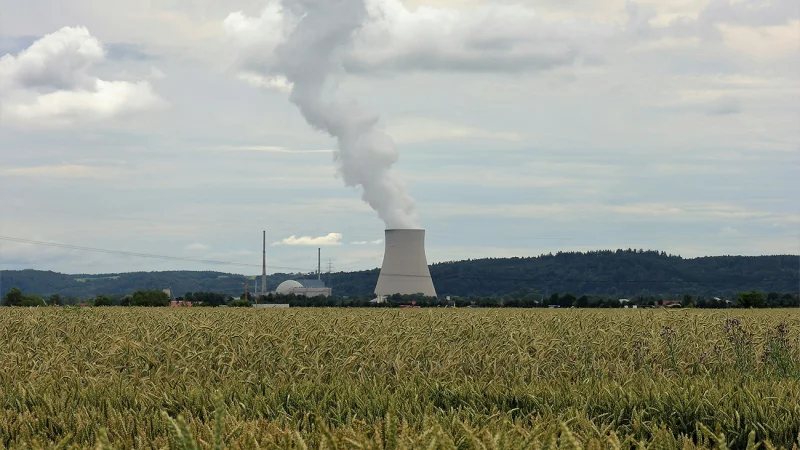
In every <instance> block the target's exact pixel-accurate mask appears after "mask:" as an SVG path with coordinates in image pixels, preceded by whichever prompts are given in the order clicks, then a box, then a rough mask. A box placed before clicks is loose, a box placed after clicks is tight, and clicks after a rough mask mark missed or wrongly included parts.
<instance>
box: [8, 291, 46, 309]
mask: <svg viewBox="0 0 800 450" xmlns="http://www.w3.org/2000/svg"><path fill="white" fill-rule="evenodd" d="M3 305H4V306H45V305H46V304H45V302H44V299H42V297H40V296H38V295H33V294H25V293H23V292H22V290H20V289H19V288H17V287H13V288H11V289H9V291H8V292H7V293H6V295H4V296H3Z"/></svg>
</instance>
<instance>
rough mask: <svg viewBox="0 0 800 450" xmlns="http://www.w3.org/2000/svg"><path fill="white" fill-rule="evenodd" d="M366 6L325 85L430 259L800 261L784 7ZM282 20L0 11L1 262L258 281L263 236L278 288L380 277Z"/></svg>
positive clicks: (176, 0) (50, 3) (789, 27)
mask: <svg viewBox="0 0 800 450" xmlns="http://www.w3.org/2000/svg"><path fill="white" fill-rule="evenodd" d="M364 1H365V3H366V5H365V6H366V9H365V11H366V14H365V15H364V16H363V17H361V18H360V20H361V23H360V27H359V28H358V30H357V31H356V33H355V34H354V35H352V36H350V43H349V45H347V46H345V47H344V48H341V49H339V51H338V52H337V54H336V56H335V58H333V59H332V60H331V61H332V64H333V65H334V66H335V68H336V69H338V71H337V72H336V74H335V76H334V77H333V80H332V81H331V83H330V86H328V88H329V89H328V93H329V94H330V95H331V98H335V99H336V100H339V101H342V102H350V103H348V104H354V103H353V102H357V104H358V105H359V108H361V109H362V110H364V111H369V112H374V113H377V114H379V115H380V122H379V124H378V127H379V128H380V130H382V131H385V132H386V133H388V134H389V135H390V136H391V137H392V139H393V141H394V143H395V144H396V147H397V151H398V154H399V159H398V161H397V162H396V163H395V164H394V166H393V168H392V173H394V174H395V175H396V176H397V177H398V178H399V179H402V180H404V183H405V185H406V186H407V189H408V192H409V193H410V194H411V195H412V196H413V198H414V200H415V202H416V215H417V216H418V217H419V221H420V223H421V226H422V227H424V228H425V229H426V230H427V253H428V259H429V261H431V262H438V261H448V260H458V259H465V258H481V257H495V256H532V255H538V254H541V253H547V252H551V251H552V252H555V251H559V250H565V251H567V250H589V249H607V248H620V247H621V248H628V247H635V248H645V249H658V250H666V251H668V252H671V253H677V254H681V255H684V256H688V257H694V256H701V255H722V254H741V255H758V254H775V253H792V254H797V253H800V234H798V230H799V229H800V195H798V193H800V146H799V144H798V143H800V52H799V51H798V50H800V6H798V3H797V1H796V0H670V1H659V0H637V1H625V0H604V1H597V0H528V1H525V2H510V1H503V0H495V1H493V2H491V1H488V0H487V1H479V0H408V1H401V0H364ZM349 2H350V3H353V2H352V1H349ZM295 3H298V4H299V3H307V4H311V5H312V7H313V4H314V1H307V2H298V1H290V0H287V1H286V2H285V4H284V5H283V8H281V5H280V3H274V2H270V1H267V0H231V1H227V2H219V1H212V0H164V1H158V2H156V1H152V2H151V1H137V2H130V1H120V0H102V1H101V0H80V1H73V2H64V1H61V0H27V1H24V2H21V1H18V0H0V10H2V11H3V14H2V15H0V57H1V58H2V59H0V236H3V237H5V238H14V239H16V241H14V240H8V239H5V240H0V264H1V265H2V268H4V269H19V268H36V269H49V270H56V271H62V272H70V273H103V272H120V271H132V270H166V269H192V270H195V269H203V270H205V269H210V270H222V271H234V272H239V273H256V272H259V269H258V266H259V265H260V256H261V255H260V250H261V249H260V246H261V242H260V240H261V230H262V229H266V230H267V236H268V240H269V243H270V246H269V248H268V258H269V261H270V264H271V265H272V268H271V269H270V271H279V268H284V267H285V268H296V269H303V270H312V269H313V268H314V266H315V265H316V247H317V246H323V250H322V254H323V259H324V261H325V262H327V260H328V259H331V260H332V262H333V268H334V270H354V269H360V268H372V267H377V266H379V265H380V261H381V258H382V254H383V244H382V240H381V239H382V238H383V230H384V228H385V227H384V223H383V222H382V221H381V220H380V219H379V217H378V214H377V213H376V212H375V211H373V210H372V209H371V208H370V206H369V205H368V204H366V203H364V202H363V201H362V200H361V196H362V191H361V189H360V188H358V187H347V186H345V180H343V179H342V177H341V176H340V175H338V174H337V162H336V161H334V149H335V148H336V140H335V139H333V138H332V137H330V136H329V135H327V134H326V133H324V132H322V131H319V130H317V129H315V128H314V127H312V126H310V125H309V124H308V123H307V122H306V120H304V117H303V115H301V113H300V111H299V110H298V108H297V107H296V106H295V104H293V103H292V101H290V95H291V94H290V93H291V92H292V91H293V89H295V87H294V85H293V84H292V83H291V82H290V80H287V79H286V78H284V77H283V76H282V75H281V71H280V70H279V69H280V67H278V65H276V63H275V61H276V57H275V54H276V52H279V50H278V49H280V48H281V44H282V43H284V42H285V41H286V39H287V36H291V33H292V32H293V30H294V29H295V27H297V26H298V23H299V22H300V20H301V19H299V18H298V17H299V16H298V15H297V14H296V11H295V7H296V6H297V5H295ZM3 55H4V56H3ZM329 81H330V80H329ZM334 82H335V83H334ZM20 240H23V241H25V240H28V241H30V240H33V241H39V242H50V243H59V244H67V245H71V246H78V247H91V248H98V249H111V250H120V251H127V252H137V253H148V254H156V255H169V256H174V257H178V258H187V259H199V260H216V261H229V262H239V263H245V264H253V265H254V267H245V266H225V265H219V264H211V263H199V262H191V261H180V260H157V259H146V258H139V257H134V256H130V255H128V256H126V255H119V254H108V253H101V252H90V251H84V250H76V249H69V248H64V247H54V246H45V245H40V244H31V243H26V242H20Z"/></svg>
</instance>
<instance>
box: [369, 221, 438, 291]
mask: <svg viewBox="0 0 800 450" xmlns="http://www.w3.org/2000/svg"><path fill="white" fill-rule="evenodd" d="M375 294H376V295H393V294H408V295H413V294H425V295H427V296H429V297H435V296H436V289H435V288H434V287H433V280H431V273H430V271H429V270H428V260H427V259H426V258H425V230H386V250H385V252H384V254H383V265H382V266H381V274H380V275H379V276H378V284H377V285H376V286H375Z"/></svg>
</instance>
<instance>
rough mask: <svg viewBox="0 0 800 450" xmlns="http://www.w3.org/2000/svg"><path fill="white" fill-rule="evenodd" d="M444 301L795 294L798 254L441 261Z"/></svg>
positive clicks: (337, 290)
mask: <svg viewBox="0 0 800 450" xmlns="http://www.w3.org/2000/svg"><path fill="white" fill-rule="evenodd" d="M430 271H431V276H432V277H433V282H434V285H435V286H436V290H437V293H438V294H439V295H440V296H447V295H450V296H459V297H464V298H468V297H492V296H504V295H509V294H515V293H519V292H521V291H525V292H535V293H536V294H537V295H541V296H548V297H549V296H550V295H552V294H553V293H566V292H568V293H571V294H574V295H576V296H581V295H587V296H592V295H594V296H607V297H612V298H613V297H616V298H623V297H633V296H642V297H661V298H671V297H676V298H681V297H682V296H683V295H685V294H690V295H693V296H705V297H720V298H723V297H735V296H736V295H738V294H739V293H741V292H746V291H759V292H782V293H785V292H795V293H796V292H798V289H799V288H800V279H799V277H800V257H798V256H796V255H775V256H710V257H703V258H683V257H680V256H677V255H670V254H667V253H665V252H659V251H647V250H634V249H628V250H616V251H613V250H609V251H594V252H585V253H580V252H575V253H567V252H560V253H556V254H547V255H541V256H537V257H529V258H486V259H473V260H465V261H455V262H443V263H437V264H433V265H431V266H430ZM378 273H379V269H377V268H376V269H372V270H365V271H357V272H336V273H331V274H322V276H323V281H325V282H326V283H328V285H329V286H330V287H332V288H333V292H334V295H336V296H338V297H363V296H368V295H370V294H371V293H372V291H373V289H374V288H375V283H376V281H377V279H378ZM1 275H2V279H0V291H2V292H3V293H5V292H6V291H7V290H8V289H9V288H11V287H12V286H15V287H18V288H20V289H21V290H22V291H24V292H26V293H30V294H36V295H40V296H43V297H47V296H50V295H52V294H59V295H61V296H66V297H76V298H93V297H95V296H97V295H101V294H102V295H109V296H123V295H128V294H132V293H133V292H135V291H138V290H148V289H156V290H162V289H167V288H170V289H171V290H172V292H173V293H174V294H175V295H176V296H180V295H183V294H184V293H186V292H218V293H222V294H227V295H231V296H235V297H237V298H238V297H239V296H240V294H241V293H243V292H244V289H245V283H246V282H247V283H248V284H249V287H250V289H251V290H252V287H253V283H254V281H255V277H254V276H246V275H237V274H230V273H222V272H213V271H170V272H135V273H115V274H103V275H87V274H78V275H67V274H61V273H56V272H51V271H39V270H20V271H2V274H1ZM311 276H314V275H313V274H296V273H295V274H285V273H279V274H272V275H269V276H268V279H267V285H268V289H269V288H273V289H274V287H275V286H276V285H277V284H279V283H280V282H282V281H285V280H287V279H302V278H307V277H311Z"/></svg>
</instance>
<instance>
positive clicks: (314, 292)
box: [275, 280, 332, 297]
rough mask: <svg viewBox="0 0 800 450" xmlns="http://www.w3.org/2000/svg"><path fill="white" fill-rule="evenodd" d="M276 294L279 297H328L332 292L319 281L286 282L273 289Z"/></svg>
mask: <svg viewBox="0 0 800 450" xmlns="http://www.w3.org/2000/svg"><path fill="white" fill-rule="evenodd" d="M275 293H276V294H280V295H289V294H294V295H304V296H306V297H317V296H320V295H321V296H323V297H330V296H331V293H332V290H331V288H329V287H325V283H323V282H322V281H320V280H300V281H296V280H286V281H284V282H283V283H281V284H279V285H278V287H277V289H275Z"/></svg>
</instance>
